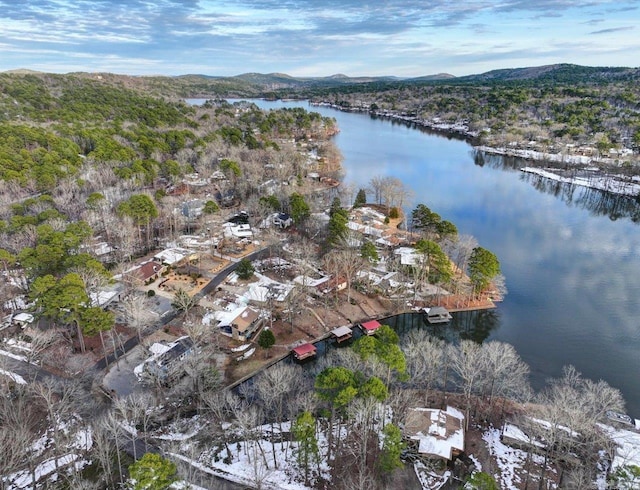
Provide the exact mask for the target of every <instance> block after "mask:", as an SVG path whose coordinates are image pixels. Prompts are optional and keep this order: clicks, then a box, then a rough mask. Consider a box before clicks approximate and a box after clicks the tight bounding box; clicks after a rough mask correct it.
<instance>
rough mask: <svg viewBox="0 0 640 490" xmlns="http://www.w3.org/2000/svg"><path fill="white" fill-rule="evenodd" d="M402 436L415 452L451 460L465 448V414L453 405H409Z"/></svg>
mask: <svg viewBox="0 0 640 490" xmlns="http://www.w3.org/2000/svg"><path fill="white" fill-rule="evenodd" d="M403 435H404V437H405V438H406V439H407V440H408V442H409V446H410V447H413V448H414V449H416V450H417V452H418V454H420V455H422V456H426V457H429V458H434V459H442V460H445V461H451V460H453V459H454V458H455V457H457V456H458V455H459V454H460V453H462V452H463V451H464V415H463V414H462V412H460V411H459V410H458V409H456V408H454V407H447V409H446V410H438V409H435V408H411V409H409V411H408V413H407V416H406V421H405V426H404V433H403Z"/></svg>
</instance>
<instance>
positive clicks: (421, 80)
mask: <svg viewBox="0 0 640 490" xmlns="http://www.w3.org/2000/svg"><path fill="white" fill-rule="evenodd" d="M3 73H4V74H5V75H8V76H36V77H44V76H48V75H54V74H46V73H42V72H38V71H34V70H28V69H17V70H9V71H5V72H3ZM54 76H55V77H66V76H70V77H80V78H87V79H93V80H94V81H96V82H98V83H117V84H120V85H122V86H126V87H129V88H135V87H138V88H141V89H147V90H150V91H151V92H153V93H156V94H158V95H167V96H179V97H211V96H214V97H217V96H219V97H236V96H237V97H284V96H289V95H296V94H303V93H304V94H308V93H309V92H314V93H316V92H317V91H333V90H347V91H351V90H352V89H353V90H355V91H362V90H368V91H377V90H385V89H388V88H398V87H400V86H402V85H405V84H406V85H422V84H456V85H457V84H480V85H483V84H495V83H498V84H499V83H525V84H526V83H529V84H530V83H609V82H615V81H633V82H636V81H640V68H627V67H590V66H581V65H573V64H569V63H560V64H554V65H543V66H535V67H523V68H504V69H499V70H491V71H488V72H485V73H479V74H473V75H466V76H462V77H456V76H454V75H451V74H449V73H437V74H432V75H425V76H420V77H412V78H403V77H396V76H359V77H350V76H347V75H344V74H342V73H337V74H333V75H329V76H325V77H295V76H291V75H288V74H286V73H255V72H248V73H242V74H239V75H235V76H212V75H203V74H185V75H179V76H162V75H156V76H133V75H117V74H112V73H97V72H94V73H90V72H76V73H69V74H67V75H54ZM350 87H352V89H351V88H350Z"/></svg>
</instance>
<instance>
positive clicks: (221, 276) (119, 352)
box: [94, 247, 270, 370]
mask: <svg viewBox="0 0 640 490" xmlns="http://www.w3.org/2000/svg"><path fill="white" fill-rule="evenodd" d="M269 252H270V250H269V247H265V248H261V249H260V250H256V251H255V252H252V253H251V254H249V255H247V257H246V258H247V259H249V260H256V259H260V258H263V257H266V256H268V255H269ZM238 263H239V262H231V263H230V264H229V265H228V266H226V267H225V268H224V269H221V270H220V271H219V272H218V273H217V274H216V275H215V277H213V278H212V279H211V280H210V281H209V282H208V283H207V284H206V285H205V286H204V287H203V288H202V289H201V290H200V291H199V292H198V293H197V294H196V295H195V298H196V300H198V301H199V300H200V299H202V298H203V297H204V296H206V295H207V294H209V293H210V292H212V291H214V290H215V289H216V288H217V287H218V286H219V285H220V284H222V281H224V280H225V279H226V278H227V276H228V275H229V274H231V273H232V272H233V271H235V270H236V269H237V268H238ZM177 316H178V312H177V311H176V310H173V311H172V312H170V313H169V314H168V315H165V316H164V317H162V318H160V320H159V321H158V322H156V323H155V324H153V325H152V326H150V327H149V328H147V330H145V331H144V332H143V337H144V336H147V335H150V334H151V333H153V332H155V331H156V330H158V329H160V328H162V327H163V326H165V325H167V324H168V323H170V322H171V321H172V320H174V319H175V318H176V317H177ZM138 343H139V340H138V337H137V336H134V337H132V338H130V339H129V340H127V341H126V342H125V343H124V349H123V348H122V347H120V348H118V349H116V351H115V352H114V353H113V354H110V355H109V356H107V358H104V357H103V358H102V359H100V360H99V361H98V362H97V363H96V364H95V366H94V368H95V369H98V370H103V369H105V368H106V367H107V365H110V364H112V363H113V362H115V361H116V360H117V359H118V358H119V357H121V356H123V355H124V354H126V353H127V352H129V351H130V350H131V349H133V348H134V347H135V346H136V345H138ZM107 361H108V362H107Z"/></svg>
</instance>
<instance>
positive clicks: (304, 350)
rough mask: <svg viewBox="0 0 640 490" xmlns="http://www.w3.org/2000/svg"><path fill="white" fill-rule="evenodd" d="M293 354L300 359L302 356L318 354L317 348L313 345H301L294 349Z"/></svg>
mask: <svg viewBox="0 0 640 490" xmlns="http://www.w3.org/2000/svg"><path fill="white" fill-rule="evenodd" d="M292 350H293V353H294V354H295V355H296V356H298V357H302V356H306V355H309V354H313V353H315V352H316V346H315V345H313V344H309V343H307V344H302V345H299V346H298V347H294V348H293V349H292Z"/></svg>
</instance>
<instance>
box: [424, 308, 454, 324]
mask: <svg viewBox="0 0 640 490" xmlns="http://www.w3.org/2000/svg"><path fill="white" fill-rule="evenodd" d="M424 312H425V315H426V316H427V321H428V322H429V323H448V322H450V321H451V319H452V318H453V317H452V316H451V313H449V311H447V309H446V308H444V307H443V306H432V307H431V308H425V309H424Z"/></svg>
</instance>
